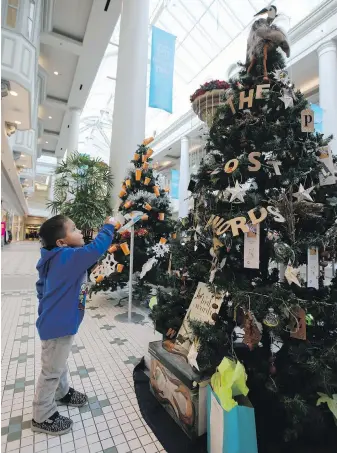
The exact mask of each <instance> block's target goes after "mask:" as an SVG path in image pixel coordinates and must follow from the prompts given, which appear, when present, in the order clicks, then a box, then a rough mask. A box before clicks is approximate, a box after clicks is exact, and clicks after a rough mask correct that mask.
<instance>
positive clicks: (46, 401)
mask: <svg viewBox="0 0 337 453" xmlns="http://www.w3.org/2000/svg"><path fill="white" fill-rule="evenodd" d="M115 224H116V222H115V220H114V219H110V220H109V219H107V220H106V222H105V225H104V227H103V228H102V230H101V231H100V232H99V234H98V235H97V237H96V239H95V240H94V241H93V242H91V243H90V244H89V245H84V240H83V236H82V234H81V232H80V231H79V230H78V229H77V228H76V226H75V224H74V222H73V221H72V220H70V219H68V218H67V217H64V216H62V215H57V216H55V217H52V218H51V219H49V220H47V221H46V222H45V223H44V224H43V225H42V226H41V228H40V238H41V241H42V246H43V248H42V249H41V259H40V260H39V262H38V264H37V270H38V271H39V280H38V282H37V284H36V288H37V296H38V299H39V308H38V315H39V316H38V319H37V322H36V326H37V329H38V332H39V336H40V339H41V342H42V352H41V366H42V371H41V374H40V377H39V379H38V382H37V387H36V393H35V397H34V401H33V419H32V424H31V427H32V430H33V431H36V432H40V433H46V434H52V435H62V434H65V433H68V432H69V431H70V430H71V428H72V424H73V422H72V420H70V419H69V418H67V417H63V416H62V415H60V414H59V413H58V411H57V405H67V406H73V407H81V406H84V405H85V404H87V402H88V399H87V397H86V395H84V394H83V393H80V392H77V391H76V390H74V389H72V388H70V387H69V384H68V378H67V359H68V356H69V353H70V350H71V346H72V343H73V340H74V336H75V334H76V333H77V331H78V328H79V325H80V324H81V322H82V319H83V316H84V308H85V299H86V294H87V290H86V283H87V273H86V270H87V269H88V268H89V267H90V266H92V265H93V264H94V263H95V262H96V261H97V260H98V259H99V258H100V256H101V255H103V253H104V252H105V251H106V250H107V249H108V247H109V246H110V244H111V241H112V238H113V232H114V225H115Z"/></svg>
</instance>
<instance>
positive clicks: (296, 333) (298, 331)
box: [290, 307, 307, 340]
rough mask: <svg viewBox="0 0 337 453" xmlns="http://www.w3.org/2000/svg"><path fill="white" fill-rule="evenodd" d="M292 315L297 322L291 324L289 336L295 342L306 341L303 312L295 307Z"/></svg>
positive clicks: (305, 325)
mask: <svg viewBox="0 0 337 453" xmlns="http://www.w3.org/2000/svg"><path fill="white" fill-rule="evenodd" d="M292 314H293V315H294V316H295V317H296V319H297V322H295V320H294V322H293V323H292V326H291V332H290V336H291V338H296V339H297V340H306V339H307V324H306V320H305V310H304V309H303V308H301V307H295V308H294V309H293V310H292Z"/></svg>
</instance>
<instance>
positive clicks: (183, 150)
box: [179, 137, 190, 218]
mask: <svg viewBox="0 0 337 453" xmlns="http://www.w3.org/2000/svg"><path fill="white" fill-rule="evenodd" d="M189 181H190V171H189V143H188V138H187V137H183V138H182V139H181V143H180V171H179V218H182V217H187V215H188V190H187V188H188V184H189Z"/></svg>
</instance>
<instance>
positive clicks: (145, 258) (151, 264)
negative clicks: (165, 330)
mask: <svg viewBox="0 0 337 453" xmlns="http://www.w3.org/2000/svg"><path fill="white" fill-rule="evenodd" d="M152 140H153V139H146V140H144V142H143V144H142V145H141V146H139V148H138V150H137V151H136V153H135V154H134V158H133V160H132V161H131V163H132V168H130V170H129V171H128V173H127V176H126V178H125V181H124V182H123V184H122V187H121V191H120V193H119V197H120V205H119V208H118V216H117V218H118V219H119V220H120V221H121V222H119V223H120V224H119V225H118V227H117V231H116V236H115V238H114V240H113V243H112V245H111V247H110V248H109V250H108V253H107V255H106V256H105V257H104V258H103V259H102V260H101V262H100V263H99V264H98V266H97V268H96V269H95V270H94V272H93V274H92V280H94V281H95V285H94V286H93V288H92V291H93V292H98V291H108V290H109V291H115V290H116V289H118V288H123V287H124V286H125V285H126V284H127V283H128V281H129V270H130V251H131V245H130V240H131V233H130V229H129V228H127V229H123V228H121V226H122V225H123V224H124V223H127V222H128V221H130V220H131V219H133V218H134V217H135V216H140V220H139V221H138V222H137V223H136V224H135V225H134V258H133V270H134V273H135V276H136V286H137V287H136V290H135V291H134V294H137V296H138V297H139V298H141V299H142V298H143V297H144V295H149V286H148V285H149V284H151V283H156V280H157V278H156V275H157V273H158V272H159V273H161V272H164V273H167V271H168V267H169V261H170V254H169V249H170V246H169V243H170V241H171V239H172V237H171V236H172V235H173V221H172V220H171V212H170V199H169V197H168V188H166V187H163V182H162V181H161V178H160V175H159V173H157V172H156V171H155V170H154V169H153V167H152V159H151V156H152V153H153V150H152V149H151V148H149V147H148V146H147V145H149V143H151V141H152ZM119 229H120V231H118V230H119Z"/></svg>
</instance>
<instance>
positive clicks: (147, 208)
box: [144, 203, 152, 211]
mask: <svg viewBox="0 0 337 453" xmlns="http://www.w3.org/2000/svg"><path fill="white" fill-rule="evenodd" d="M144 208H145V209H146V210H147V211H151V209H152V206H151V205H150V204H149V203H145V206H144Z"/></svg>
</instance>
